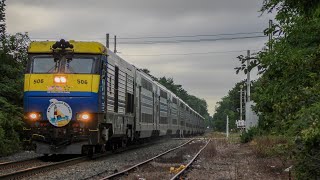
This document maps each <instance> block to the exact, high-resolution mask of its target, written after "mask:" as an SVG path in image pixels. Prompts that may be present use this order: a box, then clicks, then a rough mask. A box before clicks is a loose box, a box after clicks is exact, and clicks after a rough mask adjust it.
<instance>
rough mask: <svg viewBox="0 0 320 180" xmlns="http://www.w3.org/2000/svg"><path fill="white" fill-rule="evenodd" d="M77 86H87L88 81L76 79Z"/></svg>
mask: <svg viewBox="0 0 320 180" xmlns="http://www.w3.org/2000/svg"><path fill="white" fill-rule="evenodd" d="M77 83H78V84H88V80H82V79H77Z"/></svg>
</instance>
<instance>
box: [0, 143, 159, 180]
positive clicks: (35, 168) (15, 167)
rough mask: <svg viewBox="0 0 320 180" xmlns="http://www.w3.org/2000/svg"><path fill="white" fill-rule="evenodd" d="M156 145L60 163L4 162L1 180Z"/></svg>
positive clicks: (144, 144)
mask: <svg viewBox="0 0 320 180" xmlns="http://www.w3.org/2000/svg"><path fill="white" fill-rule="evenodd" d="M156 143H158V141H153V142H150V143H143V144H135V145H131V146H128V147H126V148H119V149H117V150H115V151H114V152H111V151H107V152H105V153H101V154H95V155H93V156H92V157H90V158H89V157H88V156H81V157H76V158H71V159H66V160H62V161H59V162H52V161H48V162H45V161H43V159H42V160H41V158H44V157H40V158H31V159H26V160H22V161H11V162H4V163H0V179H1V180H2V179H21V178H23V177H30V176H32V175H36V174H38V173H42V172H46V171H51V170H55V169H57V168H61V167H65V166H69V165H74V164H77V163H81V162H85V161H88V160H92V159H97V158H102V157H107V156H110V155H112V154H117V153H122V152H125V151H130V150H134V149H138V148H141V147H146V146H150V145H153V144H156ZM53 160H54V159H53ZM3 170H6V171H8V173H6V172H3Z"/></svg>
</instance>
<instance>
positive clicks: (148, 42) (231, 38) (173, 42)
mask: <svg viewBox="0 0 320 180" xmlns="http://www.w3.org/2000/svg"><path fill="white" fill-rule="evenodd" d="M262 37H267V36H244V37H224V38H215V39H186V40H172V41H136V42H129V41H128V42H118V44H176V43H192V42H213V41H223V40H239V39H252V38H262Z"/></svg>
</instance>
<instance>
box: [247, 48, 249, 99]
mask: <svg viewBox="0 0 320 180" xmlns="http://www.w3.org/2000/svg"><path fill="white" fill-rule="evenodd" d="M249 66H250V50H248V51H247V102H250V70H249Z"/></svg>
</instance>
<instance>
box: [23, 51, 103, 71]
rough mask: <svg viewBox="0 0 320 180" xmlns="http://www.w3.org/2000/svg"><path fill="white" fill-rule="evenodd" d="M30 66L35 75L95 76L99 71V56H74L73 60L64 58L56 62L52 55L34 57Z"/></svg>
mask: <svg viewBox="0 0 320 180" xmlns="http://www.w3.org/2000/svg"><path fill="white" fill-rule="evenodd" d="M30 59H31V61H30V65H29V72H30V73H35V74H53V73H66V74H95V73H96V72H97V71H96V69H97V67H96V66H97V64H98V63H97V62H98V56H93V55H74V56H73V58H72V59H69V60H68V59H65V58H64V57H62V58H61V59H59V60H54V58H53V56H50V55H35V56H32V57H31V58H30Z"/></svg>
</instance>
